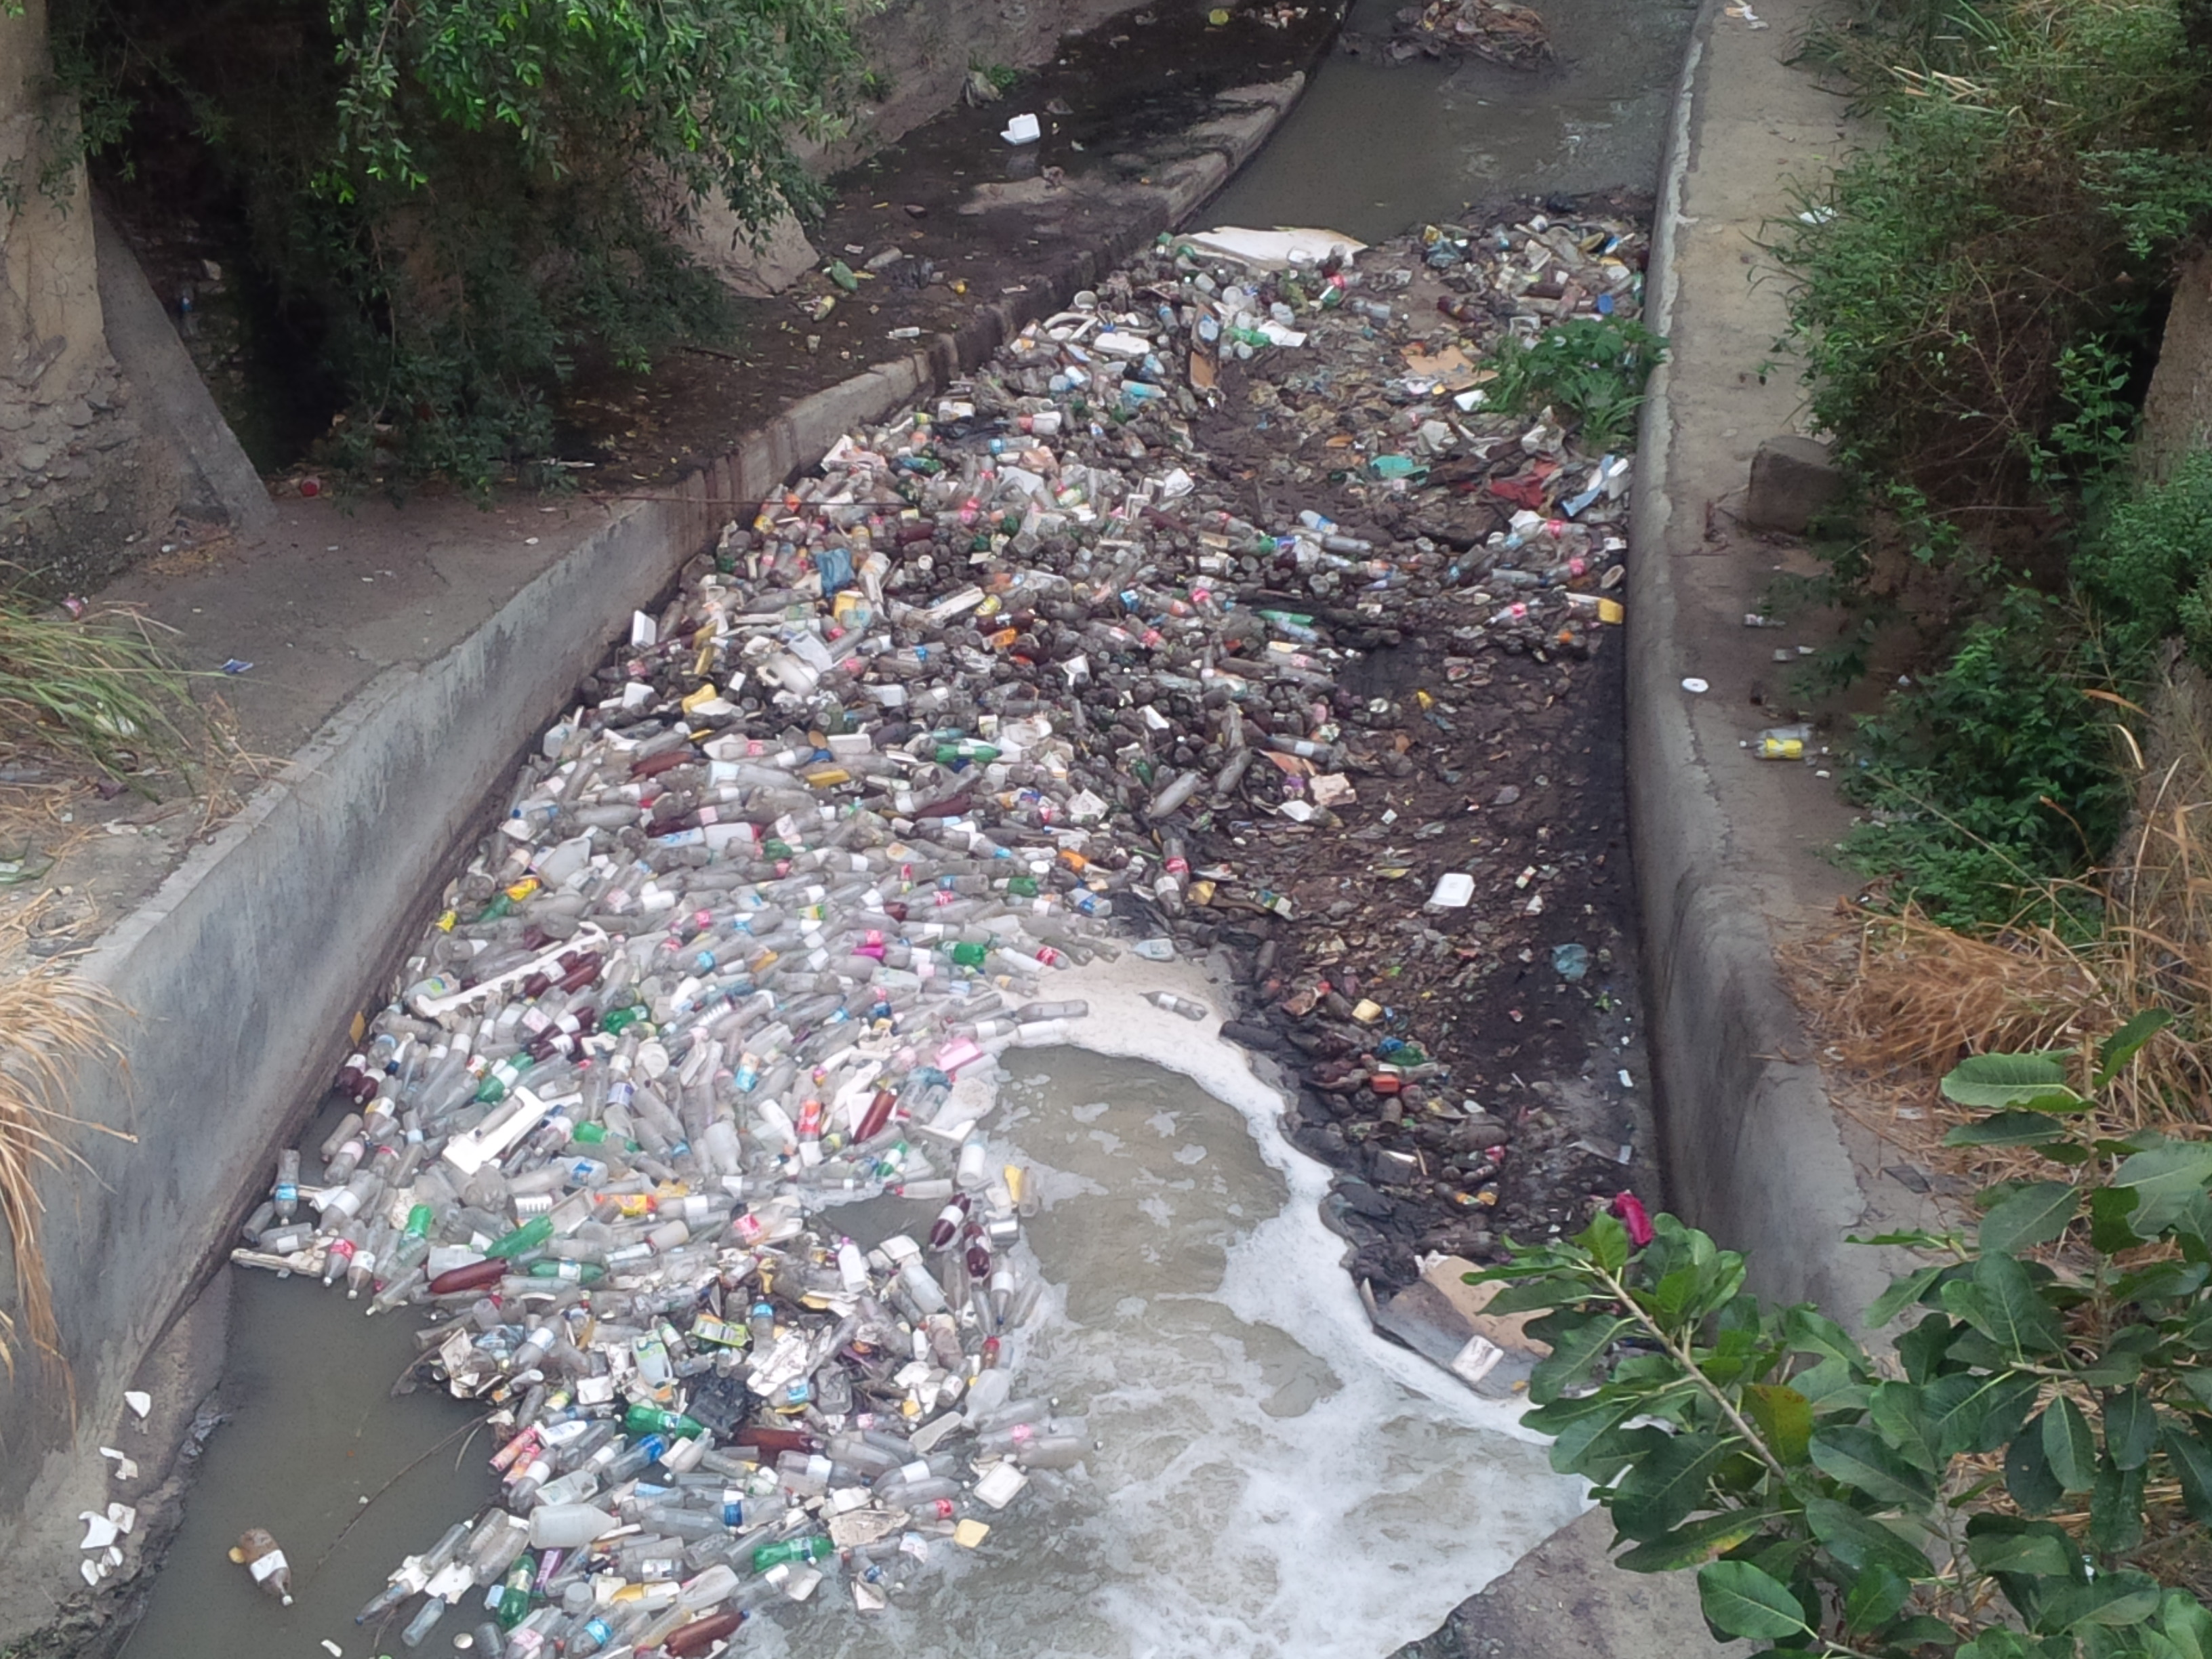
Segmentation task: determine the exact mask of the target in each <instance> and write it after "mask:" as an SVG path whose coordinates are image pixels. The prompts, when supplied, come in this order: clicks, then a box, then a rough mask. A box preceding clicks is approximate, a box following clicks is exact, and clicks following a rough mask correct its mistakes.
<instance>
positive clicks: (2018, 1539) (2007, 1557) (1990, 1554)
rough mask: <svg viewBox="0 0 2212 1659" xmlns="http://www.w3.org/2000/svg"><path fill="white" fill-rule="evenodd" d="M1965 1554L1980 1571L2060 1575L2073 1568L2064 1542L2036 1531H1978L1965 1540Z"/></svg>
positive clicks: (2060, 1576)
mask: <svg viewBox="0 0 2212 1659" xmlns="http://www.w3.org/2000/svg"><path fill="white" fill-rule="evenodd" d="M1966 1554H1967V1556H1968V1558H1969V1559H1972V1562H1973V1564H1974V1565H1976V1566H1977V1567H1979V1568H1980V1569H1981V1570H1982V1571H1984V1572H1992V1573H1994V1572H2024V1573H2029V1574H2033V1575H2034V1576H2036V1577H2047V1578H2063V1577H2065V1576H2066V1575H2067V1574H2068V1573H2069V1572H2071V1571H2074V1563H2073V1562H2072V1560H2071V1559H2069V1558H2068V1556H2067V1553H2066V1547H2065V1545H2063V1544H2062V1543H2060V1542H2059V1541H2057V1539H2056V1538H2053V1537H2052V1536H2051V1534H2049V1533H2048V1532H2044V1531H2040V1530H2038V1531H2034V1532H1986V1533H1979V1534H1976V1535H1974V1536H1973V1537H1971V1538H1969V1539H1967V1541H1966Z"/></svg>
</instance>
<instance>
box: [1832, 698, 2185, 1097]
mask: <svg viewBox="0 0 2212 1659" xmlns="http://www.w3.org/2000/svg"><path fill="white" fill-rule="evenodd" d="M2208 719H2212V688H2208V686H2207V685H2206V684H2205V682H2204V681H2203V678H2201V677H2200V676H2198V675H2197V673H2196V672H2195V671H2192V670H2190V669H2187V668H2181V669H2178V670H2177V671H2175V672H2174V673H2172V675H2171V676H2169V678H2168V681H2167V684H2166V686H2165V687H2164V688H2163V690H2162V691H2161V694H2160V696H2159V698H2158V699H2157V702H2156V704H2155V708H2154V713H2153V714H2152V718H2151V719H2150V720H2149V721H2148V732H2149V735H2148V741H2147V744H2146V745H2145V747H2144V749H2143V750H2142V751H2140V752H2139V754H2138V756H2137V759H2138V762H2139V773H2138V786H2137V793H2136V810H2135V814H2134V817H2133V821H2132V823H2131V824H2130V829H2129V830H2128V832H2127V834H2126V835H2125V836H2124V837H2123V840H2122V842H2121V846H2120V848H2119V849H2118V857H2117V858H2116V860H2114V863H2113V865H2112V867H2111V868H2109V869H2106V870H2103V871H2100V872H2095V873H2094V874H2093V875H2092V876H2090V877H2089V878H2086V879H2085V880H2084V881H2083V882H2081V883H2080V884H2077V886H2078V888H2079V890H2080V891H2079V892H2078V893H2077V894H2076V895H2075V896H2087V897H2089V898H2091V899H2093V901H2094V902H2095V904H2096V906H2097V907H2098V908H2100V909H2101V912H2102V915H2103V924H2102V927H2101V928H2100V931H2099V932H2098V933H2096V934H2095V935H2094V936H2093V937H2092V938H2088V939H2069V938H2066V937H2063V936H2062V935H2061V934H2060V933H2057V932H2055V931H2053V930H2051V929H2050V928H2047V927H2036V928H2019V929H2015V930H2011V931H2008V932H2006V933H2001V934H1998V935H1997V936H1996V937H1994V938H1990V939H1973V938H1969V937H1966V936H1965V935H1963V934H1960V933H1953V932H1951V931H1950V930H1949V929H1948V928H1944V927H1938V926H1936V924H1935V923H1934V922H1932V921H1929V920H1928V919H1927V918H1926V917H1925V916H1923V915H1918V914H1917V913H1915V912H1913V911H1911V910H1910V909H1907V910H1906V911H1905V913H1904V914H1903V915H1896V916H1883V917H1877V918H1872V919H1867V920H1863V921H1859V922H1858V923H1857V924H1856V925H1854V926H1853V927H1850V929H1848V930H1844V931H1843V932H1841V933H1838V934H1836V935H1834V936H1832V937H1831V938H1829V939H1826V940H1824V941H1820V942H1819V943H1818V944H1816V945H1814V946H1811V947H1808V949H1806V950H1804V951H1800V952H1798V953H1797V954H1796V957H1795V958H1794V959H1793V960H1792V962H1791V963H1790V967H1791V968H1792V969H1793V972H1794V977H1795V979H1796V988H1797V991H1798V995H1799V1000H1800V1001H1801V1002H1802V1004H1803V1005H1804V1006H1805V1007H1806V1011H1807V1012H1808V1015H1809V1016H1810V1017H1811V1018H1812V1019H1813V1022H1814V1027H1815V1029H1816V1030H1818V1031H1819V1032H1820V1036H1821V1038H1822V1040H1823V1041H1824V1042H1826V1044H1828V1045H1829V1047H1830V1048H1831V1049H1832V1053H1833V1054H1834V1057H1835V1058H1837V1059H1838V1060H1841V1061H1842V1062H1843V1063H1844V1064H1845V1065H1846V1066H1852V1067H1854V1068H1857V1069H1859V1070H1862V1071H1864V1072H1866V1073H1869V1074H1871V1075H1872V1076H1874V1077H1875V1078H1877V1079H1897V1080H1909V1079H1921V1080H1923V1081H1924V1082H1925V1083H1932V1082H1933V1080H1934V1079H1936V1078H1940V1077H1941V1076H1942V1073H1944V1072H1946V1071H1948V1070H1949V1069H1950V1067H1951V1066H1954V1065H1956V1064H1957V1063H1958V1062H1959V1060H1961V1059H1963V1058H1964V1057H1965V1056H1966V1055H1967V1054H1987V1053H2021V1052H2028V1051H2033V1050H2039V1049H2048V1050H2057V1049H2070V1050H2074V1051H2075V1053H2076V1054H2078V1055H2079V1056H2081V1058H2080V1060H2079V1064H2080V1066H2081V1072H2082V1076H2081V1078H2080V1079H2077V1081H2078V1082H2079V1084H2080V1085H2081V1086H2082V1087H2084V1088H2085V1089H2086V1087H2087V1081H2088V1079H2087V1073H2088V1071H2089V1070H2090V1069H2091V1064H2092V1062H2091V1060H2089V1058H2088V1055H2089V1054H2090V1053H2091V1052H2092V1051H2093V1049H2094V1048H2095V1045H2096V1044H2097V1042H2100V1041H2101V1040H2102V1039H2103V1038H2105V1037H2106V1036H2109V1035H2110V1034H2111V1033H2112V1032H2113V1031H2115V1030H2118V1028H2119V1027H2120V1026H2121V1025H2123V1024H2125V1023H2126V1022H2127V1020H2128V1019H2129V1018H2131V1017H2132V1016H2133V1015H2135V1014H2136V1013H2137V1012H2140V1011H2142V1010H2143V1009H2147V1008H2163V1009H2165V1010H2166V1011H2167V1012H2169V1013H2171V1014H2172V1016H2173V1023H2172V1024H2171V1025H2169V1026H2168V1027H2167V1028H2166V1030H2163V1031H2161V1032H2160V1033H2159V1034H2158V1035H2157V1036H2154V1038H2152V1040H2151V1041H2150V1042H2149V1043H2148V1045H2147V1046H2146V1047H2145V1048H2143V1050H2142V1053H2141V1054H2138V1055H2137V1056H2136V1059H2135V1060H2133V1061H2131V1062H2130V1064H2129V1065H2128V1066H2126V1067H2125V1068H2124V1069H2123V1071H2122V1072H2121V1073H2120V1074H2119V1075H2118V1076H2117V1077H2115V1078H2114V1079H2112V1083H2111V1084H2110V1085H2108V1086H2106V1088H2105V1089H2104V1090H2102V1091H2100V1093H2099V1104H2098V1117H2099V1121H2100V1123H2102V1124H2104V1125H2105V1126H2106V1127H2108V1128H2110V1129H2111V1130H2112V1131H2113V1132H2115V1133H2128V1132H2130V1131H2131V1130H2135V1129H2140V1128H2147V1127H2156V1128H2164V1129H2168V1130H2173V1131H2177V1132H2181V1133H2191V1132H2194V1133H2203V1131H2204V1130H2205V1129H2207V1128H2208V1127H2212V1042H2208V1039H2212V728H2209V727H2208V725H2207V720H2208ZM2053 908H2056V907H2053ZM2075 908H2079V907H2078V906H2077V907H2075ZM1933 1094H1934V1091H1933V1089H1932V1088H1929V1090H1928V1096H1929V1097H1931V1098H1932V1097H1933ZM1966 1115H1972V1114H1966Z"/></svg>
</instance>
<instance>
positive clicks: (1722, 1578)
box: [1698, 1561, 1808, 1642]
mask: <svg viewBox="0 0 2212 1659" xmlns="http://www.w3.org/2000/svg"><path fill="white" fill-rule="evenodd" d="M1698 1606H1699V1608H1700V1609H1701V1610H1702V1611H1703V1612H1704V1613H1705V1622H1706V1623H1708V1624H1710V1625H1711V1626H1712V1627H1713V1628H1714V1629H1715V1630H1717V1631H1718V1632H1721V1634H1722V1635H1723V1636H1743V1637H1748V1638H1751V1639H1752V1640H1753V1641H1756V1642H1772V1641H1778V1640H1779V1639H1780V1638H1783V1637H1785V1636H1795V1635H1796V1634H1798V1633H1799V1632H1802V1631H1803V1630H1805V1629H1807V1628H1808V1626H1807V1625H1806V1623H1805V1612H1804V1609H1803V1608H1802V1607H1799V1606H1798V1605H1797V1598H1796V1596H1795V1595H1791V1594H1790V1587H1789V1586H1788V1585H1786V1584H1784V1583H1781V1582H1780V1581H1779V1580H1778V1579H1775V1578H1772V1577H1769V1576H1768V1575H1767V1574H1765V1573H1764V1572H1761V1571H1759V1569H1758V1568H1757V1567H1754V1566H1753V1565H1751V1563H1750V1562H1748V1561H1708V1562H1707V1563H1706V1564H1705V1565H1704V1566H1702V1567H1700V1568H1699V1569H1698Z"/></svg>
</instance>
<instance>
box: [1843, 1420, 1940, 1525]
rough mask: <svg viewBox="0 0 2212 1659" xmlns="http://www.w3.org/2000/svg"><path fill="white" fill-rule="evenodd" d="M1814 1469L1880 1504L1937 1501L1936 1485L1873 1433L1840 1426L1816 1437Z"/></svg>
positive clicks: (1920, 1503)
mask: <svg viewBox="0 0 2212 1659" xmlns="http://www.w3.org/2000/svg"><path fill="white" fill-rule="evenodd" d="M1812 1455H1813V1466H1814V1468H1817V1469H1819V1470H1820V1473H1821V1474H1825V1475H1826V1476H1827V1477H1828V1478H1829V1479H1831V1480H1840V1481H1842V1482H1843V1483H1844V1485H1845V1486H1850V1487H1853V1488H1855V1489H1856V1490H1857V1491H1859V1492H1864V1493H1866V1494H1867V1496H1868V1497H1869V1498H1873V1499H1875V1501H1876V1502H1877V1503H1880V1504H1885V1505H1887V1504H1905V1505H1909V1506H1914V1507H1918V1506H1923V1505H1925V1504H1929V1503H1931V1502H1933V1501H1934V1499H1935V1497H1936V1486H1935V1482H1934V1481H1933V1480H1930V1479H1929V1476H1928V1474H1925V1473H1924V1472H1923V1471H1922V1470H1919V1469H1916V1468H1913V1467H1912V1466H1911V1464H1910V1463H1908V1462H1905V1460H1904V1459H1903V1458H1902V1457H1899V1455H1897V1454H1896V1453H1895V1452H1893V1451H1892V1450H1891V1449H1889V1448H1888V1447H1887V1446H1885V1445H1884V1444H1882V1443H1881V1437H1880V1436H1879V1435H1877V1434H1875V1431H1873V1430H1871V1429H1863V1428H1857V1427H1853V1426H1850V1425H1838V1426H1837V1427H1834V1428H1826V1429H1822V1430H1821V1431H1820V1432H1819V1433H1817V1434H1815V1435H1814V1437H1813V1447H1812Z"/></svg>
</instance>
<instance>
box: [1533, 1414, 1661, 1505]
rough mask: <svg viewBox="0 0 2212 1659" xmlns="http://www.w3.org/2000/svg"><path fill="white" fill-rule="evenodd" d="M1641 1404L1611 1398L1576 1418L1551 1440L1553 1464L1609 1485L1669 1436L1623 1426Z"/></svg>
mask: <svg viewBox="0 0 2212 1659" xmlns="http://www.w3.org/2000/svg"><path fill="white" fill-rule="evenodd" d="M1643 1406H1644V1402H1643V1401H1641V1400H1640V1399H1638V1397H1637V1396H1636V1395H1628V1396H1626V1398H1624V1399H1620V1400H1617V1401H1613V1405H1612V1407H1611V1409H1609V1410H1607V1411H1603V1412H1597V1413H1591V1414H1590V1415H1589V1416H1586V1417H1580V1418H1577V1419H1575V1421H1573V1422H1572V1423H1571V1424H1569V1425H1567V1426H1566V1428H1565V1430H1564V1431H1561V1433H1560V1434H1559V1437H1558V1438H1557V1439H1555V1440H1553V1442H1552V1453H1551V1460H1552V1467H1553V1468H1555V1469H1557V1470H1558V1471H1559V1473H1560V1474H1579V1475H1581V1476H1582V1477H1583V1479H1584V1480H1590V1481H1595V1482H1597V1483H1598V1484H1600V1485H1610V1484H1611V1483H1612V1481H1613V1478H1614V1477H1615V1476H1616V1475H1618V1474H1620V1471H1621V1470H1622V1468H1625V1467H1626V1465H1627V1464H1629V1463H1632V1462H1634V1461H1635V1460H1636V1459H1637V1458H1638V1457H1641V1456H1643V1455H1645V1454H1646V1453H1647V1452H1649V1451H1650V1450H1653V1449H1656V1445H1657V1443H1658V1442H1660V1441H1662V1440H1664V1439H1666V1438H1667V1433H1666V1431H1664V1430H1663V1429H1655V1428H1648V1427H1646V1428H1628V1427H1626V1426H1624V1425H1626V1422H1627V1420H1628V1419H1630V1418H1632V1417H1634V1416H1636V1415H1637V1414H1638V1413H1639V1412H1640V1411H1641V1410H1642V1409H1643ZM1522 1420H1523V1421H1524V1422H1525V1421H1526V1420H1527V1419H1522Z"/></svg>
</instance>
